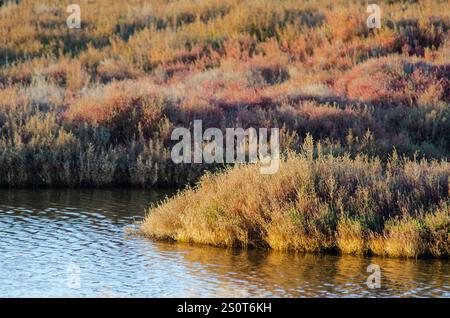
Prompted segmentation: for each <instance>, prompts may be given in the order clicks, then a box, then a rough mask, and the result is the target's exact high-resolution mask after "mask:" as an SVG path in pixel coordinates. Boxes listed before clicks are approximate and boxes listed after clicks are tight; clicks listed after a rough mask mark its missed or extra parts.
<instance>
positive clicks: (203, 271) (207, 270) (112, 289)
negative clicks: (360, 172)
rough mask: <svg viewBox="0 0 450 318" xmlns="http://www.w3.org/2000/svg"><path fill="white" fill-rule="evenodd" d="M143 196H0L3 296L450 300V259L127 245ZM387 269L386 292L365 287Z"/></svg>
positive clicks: (153, 196) (151, 197)
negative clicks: (373, 269) (372, 274)
mask: <svg viewBox="0 0 450 318" xmlns="http://www.w3.org/2000/svg"><path fill="white" fill-rule="evenodd" d="M166 194H167V193H163V192H160V193H157V192H151V191H137V190H134V191H132V190H84V191H81V190H80V191H75V190H41V191H29V190H1V191H0V253H1V258H0V297H87V296H88V297H340V296H345V297H387V296H392V297H450V286H449V278H450V266H449V262H448V261H437V260H395V259H382V258H372V259H369V258H356V257H339V256H333V255H308V254H306V255H303V254H285V253H276V252H269V251H255V250H250V251H239V250H232V249H227V250H226V249H217V248H211V247H199V246H192V245H185V244H169V243H157V242H151V241H149V240H146V239H143V238H139V237H133V236H132V237H130V236H129V235H127V231H126V229H127V228H129V227H130V226H132V224H133V222H135V221H139V220H142V218H143V216H144V210H145V208H146V207H147V206H149V205H150V203H152V202H155V201H158V200H161V199H162V198H163V196H165V195H166ZM371 263H375V264H378V265H380V267H381V270H382V284H381V288H379V289H376V290H371V289H369V288H368V287H367V286H366V283H365V281H366V279H367V275H368V274H367V273H366V269H367V266H368V265H369V264H371Z"/></svg>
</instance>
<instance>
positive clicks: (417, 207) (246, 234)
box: [141, 138, 450, 257]
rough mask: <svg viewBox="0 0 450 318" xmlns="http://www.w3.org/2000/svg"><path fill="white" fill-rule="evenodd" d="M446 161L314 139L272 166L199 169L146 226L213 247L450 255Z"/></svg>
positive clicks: (147, 230) (165, 236) (449, 168)
mask: <svg viewBox="0 0 450 318" xmlns="http://www.w3.org/2000/svg"><path fill="white" fill-rule="evenodd" d="M449 176H450V165H449V163H448V162H445V161H442V162H437V161H433V162H425V161H417V160H410V159H406V158H404V159H399V158H398V157H397V155H396V154H395V153H394V154H393V155H392V156H391V158H390V159H389V161H388V163H387V164H386V165H384V164H382V163H381V162H380V160H379V159H377V158H369V157H367V156H357V157H356V158H354V159H351V158H350V157H349V156H348V155H343V156H338V157H336V156H332V155H330V154H324V152H323V151H322V150H321V145H320V144H318V146H317V147H314V146H313V142H312V139H311V138H307V140H306V141H305V144H304V145H303V150H302V152H301V153H300V154H292V153H291V154H288V155H287V157H286V158H285V160H283V162H282V163H281V166H280V170H279V172H278V173H276V174H274V175H270V176H269V175H261V174H260V173H259V170H258V167H257V166H254V165H241V166H235V167H234V168H232V169H229V170H228V171H226V172H225V173H222V174H217V175H211V174H208V175H206V176H204V177H203V178H202V180H201V181H200V183H199V184H198V185H197V187H195V188H189V189H187V190H185V191H183V192H180V193H178V195H176V196H175V197H174V198H171V199H168V200H166V201H165V202H163V203H161V204H160V205H159V206H156V207H153V208H151V209H150V210H149V212H148V215H147V216H146V218H145V220H144V222H143V223H142V227H141V232H142V234H143V235H145V236H148V237H152V238H156V239H162V240H175V241H182V242H193V243H201V244H209V245H214V246H226V247H231V246H240V247H264V248H272V249H276V250H294V251H304V252H323V251H333V250H337V251H340V252H342V253H345V254H367V253H371V254H376V255H386V256H392V257H420V256H434V257H447V256H448V255H449V248H450V240H449V231H450V214H449Z"/></svg>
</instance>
